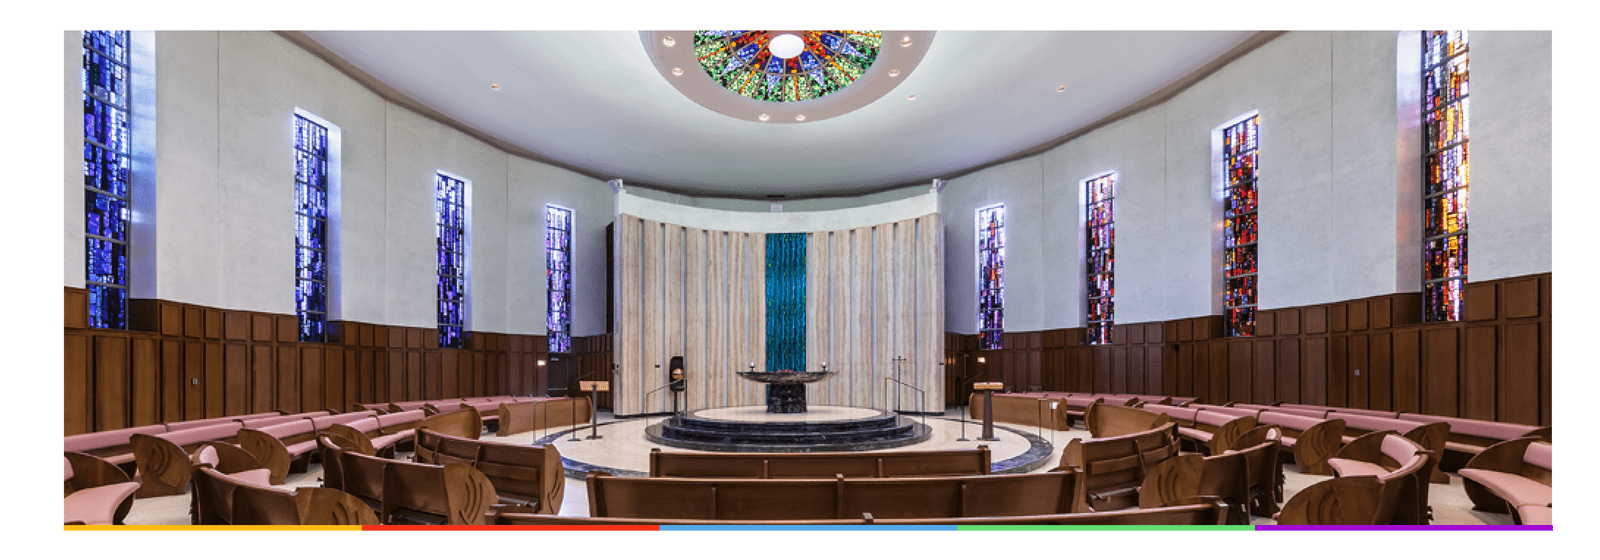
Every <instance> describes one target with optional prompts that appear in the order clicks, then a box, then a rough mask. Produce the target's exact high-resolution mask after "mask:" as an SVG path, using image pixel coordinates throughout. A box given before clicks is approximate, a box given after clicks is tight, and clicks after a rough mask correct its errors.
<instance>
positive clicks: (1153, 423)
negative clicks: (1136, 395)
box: [1083, 402, 1172, 438]
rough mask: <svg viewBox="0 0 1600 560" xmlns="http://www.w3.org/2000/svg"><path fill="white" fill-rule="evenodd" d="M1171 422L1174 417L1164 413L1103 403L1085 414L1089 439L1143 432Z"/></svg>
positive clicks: (1084, 419)
mask: <svg viewBox="0 0 1600 560" xmlns="http://www.w3.org/2000/svg"><path fill="white" fill-rule="evenodd" d="M1171 421H1172V417H1171V416H1169V415H1167V414H1166V413H1163V412H1154V411H1149V410H1145V409H1143V408H1139V407H1134V406H1122V405H1115V404H1106V403H1103V402H1099V403H1094V404H1091V405H1089V408H1088V409H1087V410H1085V411H1084V414H1083V424H1084V426H1086V427H1088V429H1089V437H1093V438H1103V437H1113V436H1120V435H1127V434H1133V433H1138V432H1143V431H1146V430H1150V429H1154V428H1158V427H1160V426H1161V425H1162V424H1166V423H1167V422H1171Z"/></svg>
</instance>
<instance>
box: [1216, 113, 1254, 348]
mask: <svg viewBox="0 0 1600 560" xmlns="http://www.w3.org/2000/svg"><path fill="white" fill-rule="evenodd" d="M1260 126H1261V116H1260V115H1252V116H1250V117H1249V118H1246V119H1244V120H1241V121H1239V122H1236V123H1233V124H1231V125H1228V127H1227V128H1226V129H1224V130H1223V131H1222V158H1223V160H1222V161H1223V167H1224V168H1225V172H1226V173H1227V176H1226V177H1225V178H1224V181H1223V183H1224V185H1225V188H1224V189H1223V194H1222V199H1223V214H1222V246H1223V249H1222V250H1223V255H1222V260H1223V265H1222V277H1223V283H1224V284H1225V285H1224V286H1223V290H1224V291H1223V328H1224V330H1225V331H1226V333H1225V334H1227V336H1253V335H1254V334H1255V331H1256V272H1257V269H1256V247H1257V245H1256V234H1257V232H1258V228H1257V223H1256V216H1257V209H1256V183H1257V178H1258V177H1257V162H1256V155H1257V154H1256V152H1257V134H1258V130H1259V128H1260Z"/></svg>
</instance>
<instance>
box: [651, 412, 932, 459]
mask: <svg viewBox="0 0 1600 560" xmlns="http://www.w3.org/2000/svg"><path fill="white" fill-rule="evenodd" d="M929 433H930V431H929V429H928V426H927V425H925V424H923V423H922V422H918V421H915V420H912V419H910V418H906V417H902V416H900V415H899V414H896V413H894V412H889V411H883V410H872V409H865V408H852V407H839V406H814V407H810V408H809V409H808V410H807V411H806V412H803V413H771V412H767V409H766V407H761V406H741V407H732V408H715V409H706V410H696V411H691V412H688V413H686V414H684V415H682V416H673V417H669V418H667V419H666V420H662V421H660V422H657V423H655V424H651V425H650V426H649V427H646V428H645V432H644V437H645V439H646V440H649V441H650V442H653V443H659V444H661V445H666V446H669V447H678V448H683V449H695V450H700V451H744V452H755V453H806V452H817V451H867V450H873V449H890V448H895V447H901V446H905V445H911V444H914V443H917V442H920V441H924V440H927V439H928V435H929Z"/></svg>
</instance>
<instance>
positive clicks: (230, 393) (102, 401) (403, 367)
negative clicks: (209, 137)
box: [62, 288, 610, 435]
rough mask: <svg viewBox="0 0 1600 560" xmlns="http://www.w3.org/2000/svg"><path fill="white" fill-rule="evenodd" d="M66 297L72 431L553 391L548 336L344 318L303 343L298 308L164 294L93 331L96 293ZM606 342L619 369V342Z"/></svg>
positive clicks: (67, 418)
mask: <svg viewBox="0 0 1600 560" xmlns="http://www.w3.org/2000/svg"><path fill="white" fill-rule="evenodd" d="M64 301H65V307H64V315H63V321H62V324H63V327H64V338H63V346H64V348H63V351H64V355H63V365H64V372H63V378H62V382H63V389H64V391H63V394H64V399H65V403H64V404H65V406H64V430H65V433H66V435H72V434H78V433H85V432H91V431H101V430H112V429H117V428H125V427H129V426H137V425H144V424H153V423H157V422H175V421H181V420H193V419H199V418H214V417H219V416H227V415H233V414H248V413H253V412H267V411H272V410H282V411H285V412H304V411H311V410H320V409H332V410H338V411H348V410H353V409H355V408H356V403H369V402H380V401H389V400H422V399H437V398H447V397H468V396H487V395H504V394H515V395H543V394H545V385H546V382H545V380H546V379H547V376H546V370H545V369H544V368H540V367H538V366H537V363H538V361H539V360H546V359H548V352H547V345H546V342H545V337H544V336H535V335H506V334H499V333H479V332H475V333H471V334H470V335H469V340H470V341H471V344H470V347H469V348H466V349H441V348H439V339H438V335H437V331H436V330H434V329H427V328H411V327H390V326H384V325H373V324H367V323H359V322H354V321H344V322H334V323H330V324H329V340H330V342H328V343H303V342H299V340H298V321H297V319H296V318H295V317H294V316H292V315H279V314H271V313H255V312H249V311H238V310H228V309H216V308H210V307H204V306H198V305H189V304H184V303H176V302H169V301H161V300H132V301H130V302H129V327H130V328H129V330H106V329H90V328H87V327H88V320H87V319H88V292H87V291H85V290H82V289H76V288H65V296H64ZM590 338H599V337H590ZM585 340H587V339H585ZM575 343H576V341H575ZM604 348H605V349H606V355H605V356H604V357H603V361H605V362H606V363H607V369H609V361H610V359H609V339H607V342H606V344H605V345H604ZM594 361H595V362H596V363H599V362H600V361H602V359H601V357H597V358H595V360H594Z"/></svg>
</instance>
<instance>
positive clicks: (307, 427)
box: [256, 419, 313, 439]
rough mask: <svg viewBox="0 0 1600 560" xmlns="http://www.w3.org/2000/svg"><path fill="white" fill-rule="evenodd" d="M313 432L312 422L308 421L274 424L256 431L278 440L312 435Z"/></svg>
mask: <svg viewBox="0 0 1600 560" xmlns="http://www.w3.org/2000/svg"><path fill="white" fill-rule="evenodd" d="M312 430H313V427H312V424H311V420H307V419H300V420H293V421H289V422H284V423H282V424H273V425H271V426H262V427H260V428H256V431H258V432H261V433H263V434H267V435H269V436H272V437H275V438H278V439H284V438H288V437H292V436H297V435H300V434H304V433H310V432H311V431H312Z"/></svg>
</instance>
